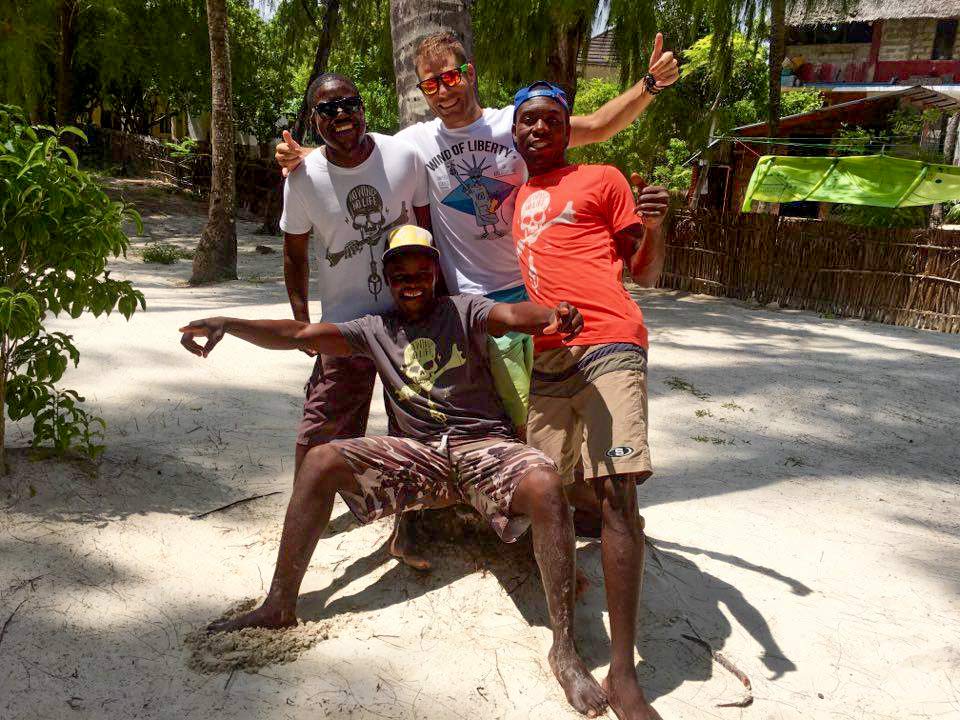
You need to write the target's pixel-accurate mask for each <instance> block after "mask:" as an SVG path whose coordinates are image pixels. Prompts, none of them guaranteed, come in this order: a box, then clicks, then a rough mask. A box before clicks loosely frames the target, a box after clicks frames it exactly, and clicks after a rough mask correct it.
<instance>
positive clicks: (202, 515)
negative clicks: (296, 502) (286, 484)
mask: <svg viewBox="0 0 960 720" xmlns="http://www.w3.org/2000/svg"><path fill="white" fill-rule="evenodd" d="M280 492H281V491H280V490H274V491H273V492H268V493H263V494H262V495H251V496H250V497H247V498H242V499H240V500H234V501H233V502H232V503H227V504H226V505H221V506H220V507H215V508H214V509H213V510H207V511H206V512H202V513H200V514H198V515H191V516H190V519H191V520H201V519H203V518H205V517H206V516H207V515H213V513H215V512H220V511H221V510H227V509H228V508H232V507H233V506H234V505H240V504H241V503H247V502H250V501H252V500H259V499H260V498H265V497H270V496H271V495H279V494H280Z"/></svg>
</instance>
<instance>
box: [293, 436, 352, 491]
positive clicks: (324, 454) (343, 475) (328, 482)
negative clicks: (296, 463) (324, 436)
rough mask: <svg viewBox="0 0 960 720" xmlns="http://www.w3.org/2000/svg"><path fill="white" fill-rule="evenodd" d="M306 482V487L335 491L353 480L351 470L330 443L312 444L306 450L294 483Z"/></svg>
mask: <svg viewBox="0 0 960 720" xmlns="http://www.w3.org/2000/svg"><path fill="white" fill-rule="evenodd" d="M301 482H303V483H306V487H307V488H308V489H311V490H314V491H321V490H324V489H327V490H332V491H334V492H335V491H337V490H340V489H343V486H344V485H345V484H348V483H352V482H353V471H352V469H351V468H350V466H349V465H348V464H347V461H346V460H344V459H343V455H341V454H340V451H339V450H337V449H336V448H335V447H333V446H332V445H329V444H327V443H324V444H323V445H314V446H313V447H311V448H310V449H308V450H307V452H306V454H305V455H304V456H303V461H302V462H301V463H300V470H299V471H298V472H297V478H296V484H297V485H299V484H300V483H301Z"/></svg>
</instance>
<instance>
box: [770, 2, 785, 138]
mask: <svg viewBox="0 0 960 720" xmlns="http://www.w3.org/2000/svg"><path fill="white" fill-rule="evenodd" d="M786 14H787V0H771V2H770V104H769V106H768V107H767V123H768V133H767V134H768V135H769V136H770V137H776V136H777V133H778V132H779V130H780V69H781V67H782V66H783V58H784V55H785V54H786V51H787V48H786V43H787V25H786Z"/></svg>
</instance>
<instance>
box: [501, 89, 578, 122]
mask: <svg viewBox="0 0 960 720" xmlns="http://www.w3.org/2000/svg"><path fill="white" fill-rule="evenodd" d="M536 97H548V98H552V99H554V100H556V101H557V102H558V103H560V107H562V108H563V111H564V112H565V113H566V114H567V115H570V104H569V103H568V102H567V94H566V93H565V92H564V91H563V88H561V87H560V86H558V85H554V84H553V83H549V82H547V81H546V80H537V81H536V82H535V83H531V84H530V85H527V86H526V87H522V88H520V89H519V90H517V94H516V95H514V96H513V117H514V119H516V117H517V110H519V109H520V106H521V105H523V104H524V103H525V102H526V101H527V100H532V99H533V98H536Z"/></svg>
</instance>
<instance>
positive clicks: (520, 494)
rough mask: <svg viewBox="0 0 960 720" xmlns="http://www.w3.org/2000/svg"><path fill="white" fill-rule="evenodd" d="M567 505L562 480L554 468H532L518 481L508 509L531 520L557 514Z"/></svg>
mask: <svg viewBox="0 0 960 720" xmlns="http://www.w3.org/2000/svg"><path fill="white" fill-rule="evenodd" d="M566 507H567V502H566V499H565V497H564V494H563V482H562V481H561V480H560V476H559V475H558V474H557V472H556V471H555V470H552V469H550V468H546V467H538V468H534V469H533V470H531V471H530V472H528V473H527V474H526V475H524V477H523V479H522V480H521V481H520V483H519V485H518V486H517V490H516V492H515V493H514V496H513V500H512V501H511V503H510V510H511V511H512V512H514V513H517V514H519V515H526V516H528V517H530V518H531V519H533V520H536V519H538V518H541V517H549V516H557V517H559V516H560V514H561V513H562V512H563V510H564V508H566Z"/></svg>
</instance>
